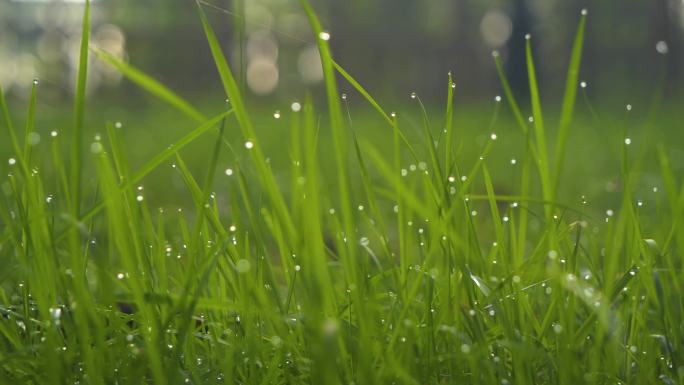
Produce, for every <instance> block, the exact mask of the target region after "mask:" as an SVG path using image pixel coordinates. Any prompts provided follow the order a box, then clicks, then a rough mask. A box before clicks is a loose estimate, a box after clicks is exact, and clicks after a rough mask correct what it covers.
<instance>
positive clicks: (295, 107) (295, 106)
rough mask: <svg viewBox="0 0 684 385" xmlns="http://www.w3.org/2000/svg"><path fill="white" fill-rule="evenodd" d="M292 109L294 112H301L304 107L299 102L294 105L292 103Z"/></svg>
mask: <svg viewBox="0 0 684 385" xmlns="http://www.w3.org/2000/svg"><path fill="white" fill-rule="evenodd" d="M290 108H291V109H292V112H299V111H301V110H302V105H301V103H299V102H294V103H292V105H291V106H290Z"/></svg>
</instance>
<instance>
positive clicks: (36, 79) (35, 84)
mask: <svg viewBox="0 0 684 385" xmlns="http://www.w3.org/2000/svg"><path fill="white" fill-rule="evenodd" d="M38 83H39V81H38V78H35V79H33V85H34V86H37V85H38Z"/></svg>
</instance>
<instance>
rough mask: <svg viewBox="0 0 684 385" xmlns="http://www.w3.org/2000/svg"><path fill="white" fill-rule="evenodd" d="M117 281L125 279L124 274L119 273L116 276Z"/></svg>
mask: <svg viewBox="0 0 684 385" xmlns="http://www.w3.org/2000/svg"><path fill="white" fill-rule="evenodd" d="M116 278H117V279H124V273H119V274H117V275H116Z"/></svg>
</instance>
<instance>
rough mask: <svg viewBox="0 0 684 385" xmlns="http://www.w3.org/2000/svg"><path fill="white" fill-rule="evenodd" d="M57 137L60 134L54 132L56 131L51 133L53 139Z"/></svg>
mask: <svg viewBox="0 0 684 385" xmlns="http://www.w3.org/2000/svg"><path fill="white" fill-rule="evenodd" d="M57 135H59V133H58V132H57V131H54V130H53V131H51V132H50V136H51V137H53V138H56V137H57Z"/></svg>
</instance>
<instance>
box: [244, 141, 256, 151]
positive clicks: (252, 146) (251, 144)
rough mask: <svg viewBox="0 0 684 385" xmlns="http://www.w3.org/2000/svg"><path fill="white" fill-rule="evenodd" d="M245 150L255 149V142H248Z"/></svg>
mask: <svg viewBox="0 0 684 385" xmlns="http://www.w3.org/2000/svg"><path fill="white" fill-rule="evenodd" d="M245 148H246V149H248V150H251V149H253V148H254V142H252V141H251V140H248V141H246V142H245Z"/></svg>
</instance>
